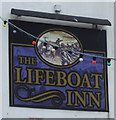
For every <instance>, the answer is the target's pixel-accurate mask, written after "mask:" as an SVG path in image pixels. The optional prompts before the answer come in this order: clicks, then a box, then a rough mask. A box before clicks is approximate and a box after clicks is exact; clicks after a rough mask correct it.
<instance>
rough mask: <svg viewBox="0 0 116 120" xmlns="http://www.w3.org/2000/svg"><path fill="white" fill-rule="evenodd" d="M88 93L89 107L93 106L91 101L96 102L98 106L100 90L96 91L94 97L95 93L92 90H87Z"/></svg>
mask: <svg viewBox="0 0 116 120" xmlns="http://www.w3.org/2000/svg"><path fill="white" fill-rule="evenodd" d="M88 94H89V105H88V106H89V107H94V105H93V104H92V101H93V102H94V103H96V105H97V107H100V95H101V93H100V92H96V95H97V97H95V95H94V94H93V93H92V92H88Z"/></svg>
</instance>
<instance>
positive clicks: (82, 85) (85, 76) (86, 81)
mask: <svg viewBox="0 0 116 120" xmlns="http://www.w3.org/2000/svg"><path fill="white" fill-rule="evenodd" d="M84 84H86V85H87V88H92V86H91V84H90V80H89V78H88V74H87V73H85V74H84V77H83V80H82V83H81V85H80V87H82V88H83V87H84Z"/></svg>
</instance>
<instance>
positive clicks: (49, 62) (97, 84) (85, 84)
mask: <svg viewBox="0 0 116 120" xmlns="http://www.w3.org/2000/svg"><path fill="white" fill-rule="evenodd" d="M9 21H10V22H11V23H12V24H14V25H16V26H17V27H19V28H21V29H23V30H25V31H26V32H28V33H31V34H32V35H34V36H37V37H38V38H39V39H35V38H33V37H32V36H30V35H29V34H28V35H27V34H25V33H24V32H22V31H20V30H19V29H16V28H15V27H13V26H11V25H9V66H10V67H9V71H10V76H9V78H10V85H9V86H10V106H15V107H30V108H44V109H47V108H49V109H61V110H62V109H65V110H84V111H108V110H109V108H108V87H107V86H108V82H107V66H106V60H105V59H102V58H97V57H96V64H92V60H93V57H92V55H95V56H102V57H103V56H104V57H106V56H107V45H106V31H105V30H95V29H87V28H77V27H69V26H60V25H53V24H45V23H33V22H26V21H18V20H9ZM80 52H81V53H84V54H85V55H83V61H82V59H80ZM80 60H81V61H80Z"/></svg>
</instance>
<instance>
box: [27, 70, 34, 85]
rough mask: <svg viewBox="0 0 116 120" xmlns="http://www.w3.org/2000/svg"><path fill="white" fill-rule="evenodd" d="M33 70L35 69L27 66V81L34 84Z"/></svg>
mask: <svg viewBox="0 0 116 120" xmlns="http://www.w3.org/2000/svg"><path fill="white" fill-rule="evenodd" d="M32 71H33V69H30V68H27V83H29V84H32Z"/></svg>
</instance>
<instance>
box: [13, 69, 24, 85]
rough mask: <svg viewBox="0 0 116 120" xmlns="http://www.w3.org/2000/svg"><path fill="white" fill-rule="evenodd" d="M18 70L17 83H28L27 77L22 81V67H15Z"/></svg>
mask: <svg viewBox="0 0 116 120" xmlns="http://www.w3.org/2000/svg"><path fill="white" fill-rule="evenodd" d="M15 70H16V81H15V82H16V83H26V79H25V80H24V81H21V70H22V68H21V67H15Z"/></svg>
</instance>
